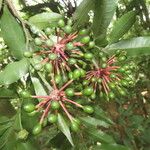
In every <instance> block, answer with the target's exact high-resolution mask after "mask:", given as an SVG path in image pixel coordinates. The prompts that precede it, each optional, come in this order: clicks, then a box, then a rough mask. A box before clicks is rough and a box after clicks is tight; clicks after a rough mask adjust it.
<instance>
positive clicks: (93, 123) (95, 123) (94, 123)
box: [80, 117, 110, 128]
mask: <svg viewBox="0 0 150 150" xmlns="http://www.w3.org/2000/svg"><path fill="white" fill-rule="evenodd" d="M80 120H81V121H82V122H83V123H84V124H85V125H87V126H95V127H96V126H102V127H105V128H108V127H109V126H110V124H108V123H107V122H105V121H103V120H99V119H96V118H92V117H80Z"/></svg>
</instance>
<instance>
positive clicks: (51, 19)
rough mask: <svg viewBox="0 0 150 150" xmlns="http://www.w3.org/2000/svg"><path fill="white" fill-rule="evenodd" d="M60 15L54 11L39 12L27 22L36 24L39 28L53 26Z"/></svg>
mask: <svg viewBox="0 0 150 150" xmlns="http://www.w3.org/2000/svg"><path fill="white" fill-rule="evenodd" d="M61 18H62V16H61V15H60V14H58V13H54V12H45V13H40V14H37V15H35V16H32V17H30V18H29V22H30V23H32V24H33V25H35V26H37V27H38V28H39V29H44V28H46V27H48V26H50V27H53V26H55V25H56V24H57V22H58V20H59V19H61Z"/></svg>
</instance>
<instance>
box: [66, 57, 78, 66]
mask: <svg viewBox="0 0 150 150" xmlns="http://www.w3.org/2000/svg"><path fill="white" fill-rule="evenodd" d="M76 62H77V61H76V59H74V58H69V59H68V63H69V64H70V65H74V64H76Z"/></svg>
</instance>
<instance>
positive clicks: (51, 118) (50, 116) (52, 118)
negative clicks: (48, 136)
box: [48, 114, 57, 123]
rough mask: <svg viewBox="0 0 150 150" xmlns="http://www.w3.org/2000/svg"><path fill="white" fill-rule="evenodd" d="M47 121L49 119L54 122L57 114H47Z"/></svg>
mask: <svg viewBox="0 0 150 150" xmlns="http://www.w3.org/2000/svg"><path fill="white" fill-rule="evenodd" d="M48 121H49V122H50V123H56V122H57V115H55V114H50V115H49V116H48Z"/></svg>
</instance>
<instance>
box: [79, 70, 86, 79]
mask: <svg viewBox="0 0 150 150" xmlns="http://www.w3.org/2000/svg"><path fill="white" fill-rule="evenodd" d="M80 73H81V77H85V75H86V71H85V70H83V69H80Z"/></svg>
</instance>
